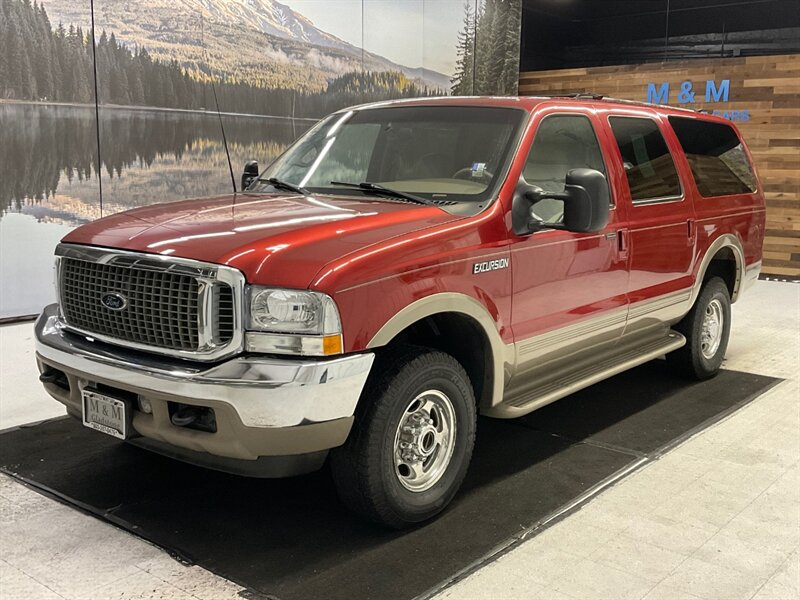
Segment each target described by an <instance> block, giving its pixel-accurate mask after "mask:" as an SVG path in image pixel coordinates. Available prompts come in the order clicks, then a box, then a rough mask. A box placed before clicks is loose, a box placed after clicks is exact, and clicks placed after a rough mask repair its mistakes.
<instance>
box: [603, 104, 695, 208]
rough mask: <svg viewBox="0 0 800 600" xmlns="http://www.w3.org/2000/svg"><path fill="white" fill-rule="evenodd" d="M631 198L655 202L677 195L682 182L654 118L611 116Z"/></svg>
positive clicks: (679, 193)
mask: <svg viewBox="0 0 800 600" xmlns="http://www.w3.org/2000/svg"><path fill="white" fill-rule="evenodd" d="M609 123H610V124H611V130H612V131H613V132H614V137H615V138H616V140H617V146H619V151H620V154H622V162H623V166H624V167H625V174H626V175H627V177H628V185H629V186H630V188H631V199H632V200H633V201H634V202H653V201H658V200H667V199H673V198H677V197H679V196H680V195H681V182H680V179H679V178H678V171H677V170H676V169H675V163H674V162H673V160H672V155H671V154H670V153H669V149H668V148H667V143H666V141H664V136H663V135H661V131H659V129H658V125H656V123H655V121H653V120H652V119H645V118H640V117H611V118H609Z"/></svg>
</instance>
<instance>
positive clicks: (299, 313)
mask: <svg viewBox="0 0 800 600" xmlns="http://www.w3.org/2000/svg"><path fill="white" fill-rule="evenodd" d="M248 298H249V311H248V312H249V314H248V329H250V330H255V331H256V332H259V333H253V332H248V333H247V336H246V346H247V349H248V350H249V351H251V352H267V353H277V354H301V355H315V356H326V355H331V354H340V353H341V352H342V326H341V322H340V321H339V311H338V310H337V309H336V304H335V303H334V301H333V299H332V298H331V297H330V296H328V295H326V294H322V293H320V292H313V291H309V290H286V289H276V288H262V287H256V286H251V287H250V288H249V289H248Z"/></svg>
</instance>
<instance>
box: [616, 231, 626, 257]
mask: <svg viewBox="0 0 800 600" xmlns="http://www.w3.org/2000/svg"><path fill="white" fill-rule="evenodd" d="M617 240H618V242H617V249H618V250H619V257H620V258H628V230H627V229H620V230H619V235H618V236H617Z"/></svg>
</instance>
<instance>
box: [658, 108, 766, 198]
mask: <svg viewBox="0 0 800 600" xmlns="http://www.w3.org/2000/svg"><path fill="white" fill-rule="evenodd" d="M669 122H670V125H672V129H673V130H674V131H675V135H677V136H678V141H679V142H680V143H681V146H682V147H683V151H684V153H685V154H686V158H687V160H688V161H689V166H690V167H691V168H692V175H694V181H695V183H696V184H697V189H698V191H699V192H700V195H701V196H705V197H710V196H729V195H731V194H749V193H751V192H755V191H756V177H755V175H754V174H753V167H752V165H750V161H749V160H747V154H746V153H745V151H744V147H743V146H742V142H741V140H740V139H739V136H737V135H736V132H735V131H734V130H733V128H732V127H731V126H730V125H725V124H724V123H712V122H710V121H702V120H700V119H687V118H686V117H669Z"/></svg>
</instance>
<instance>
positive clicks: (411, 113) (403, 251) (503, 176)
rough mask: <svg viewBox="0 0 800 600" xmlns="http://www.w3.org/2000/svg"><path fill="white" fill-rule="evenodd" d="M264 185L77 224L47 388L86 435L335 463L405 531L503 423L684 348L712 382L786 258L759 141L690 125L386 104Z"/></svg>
mask: <svg viewBox="0 0 800 600" xmlns="http://www.w3.org/2000/svg"><path fill="white" fill-rule="evenodd" d="M242 180H243V188H244V189H245V191H243V192H241V193H238V194H234V195H232V196H225V197H220V198H209V199H199V200H187V201H184V202H177V203H171V204H155V205H152V206H148V207H146V208H140V209H136V210H132V211H129V212H126V213H121V214H117V215H114V216H111V217H107V218H104V219H101V220H99V221H96V222H94V223H91V224H89V225H85V226H83V227H80V228H79V229H77V230H75V231H74V232H72V233H71V234H69V235H68V236H67V237H66V238H65V239H64V240H63V243H62V244H61V245H60V246H59V247H58V249H57V252H56V254H57V257H56V260H57V263H56V268H57V282H58V300H59V302H58V304H56V305H52V306H50V307H48V308H46V309H45V311H44V313H43V315H42V316H41V317H40V319H39V321H38V323H37V326H36V336H37V358H38V361H39V368H40V371H41V374H42V375H41V380H42V381H43V382H44V385H45V388H46V389H47V391H48V392H49V393H50V394H51V395H52V396H54V397H55V398H56V399H57V400H59V401H60V402H62V403H64V404H65V405H66V406H67V410H68V411H69V413H70V414H72V415H73V416H75V417H77V418H79V419H81V420H82V422H83V424H84V425H86V426H88V427H91V428H94V429H97V430H99V431H102V432H104V433H106V434H109V435H112V436H115V437H117V438H120V439H124V440H127V441H129V442H130V443H132V444H136V445H138V446H141V447H144V448H148V449H151V450H153V451H156V452H160V453H162V454H166V455H168V456H172V457H175V458H178V459H181V460H184V461H188V462H192V463H197V464H201V465H205V466H208V467H211V468H216V469H223V470H226V471H231V472H235V473H241V474H248V475H255V476H266V477H280V476H287V475H292V474H297V473H305V472H309V471H312V470H314V469H317V468H319V467H321V466H322V464H323V462H324V461H325V460H326V458H328V457H329V458H330V466H331V469H332V470H333V473H334V476H335V481H336V484H337V486H338V489H339V493H340V496H341V498H342V499H343V501H344V502H345V503H346V504H347V505H348V506H350V507H351V508H352V509H354V510H356V511H357V512H359V513H362V514H364V515H366V516H367V517H369V518H371V519H373V520H375V521H378V522H381V523H384V524H387V525H389V526H392V527H405V526H409V525H412V524H414V523H418V522H420V521H423V520H425V519H428V518H430V517H431V516H433V515H435V514H436V513H438V512H439V511H441V510H442V509H443V508H444V507H445V506H446V505H447V503H448V502H449V501H450V500H451V499H452V498H453V496H454V495H455V493H456V491H457V490H458V487H459V485H460V484H461V481H462V480H463V478H464V475H465V473H466V471H467V467H468V465H469V462H470V457H471V454H472V449H473V443H474V440H475V435H476V413H478V412H481V413H482V414H485V415H488V416H491V417H498V418H512V417H517V416H520V415H524V414H527V413H529V412H531V411H533V410H536V409H537V408H539V407H541V406H544V405H545V404H547V403H549V402H553V401H554V400H558V399H559V398H562V397H564V396H566V395H568V394H570V393H572V392H574V391H576V390H579V389H581V388H584V387H586V386H589V385H591V384H593V383H595V382H597V381H600V380H601V379H604V378H607V377H610V376H612V375H614V374H616V373H619V372H621V371H624V370H626V369H629V368H631V367H634V366H636V365H639V364H641V363H644V362H646V361H649V360H651V359H654V358H656V357H659V356H662V355H664V354H666V355H667V360H668V362H669V364H670V365H672V366H673V367H674V368H675V369H676V371H678V372H679V373H682V374H685V375H689V376H691V377H695V378H700V379H703V378H707V377H711V376H713V375H714V374H715V373H716V372H717V370H718V369H719V368H720V364H721V362H722V359H723V356H724V354H725V349H726V346H727V344H728V335H729V332H730V322H731V312H730V305H731V303H732V302H735V301H736V300H737V299H738V297H739V295H740V294H741V293H742V291H743V290H744V289H745V288H746V287H747V286H748V285H749V284H751V283H752V282H753V281H755V280H756V278H757V277H758V274H759V269H760V264H761V247H762V242H763V237H764V221H765V210H764V196H763V193H762V189H761V187H760V185H759V183H758V180H757V178H756V175H755V174H754V171H753V167H752V161H751V158H750V155H749V152H748V150H747V148H746V146H745V144H744V142H743V141H742V139H741V137H740V135H739V133H738V132H737V131H736V128H735V127H734V126H733V125H732V124H731V123H730V122H729V121H726V120H724V119H721V118H717V117H713V116H710V115H706V114H700V113H696V112H692V111H688V110H679V109H670V108H665V107H657V106H651V105H645V104H639V103H632V102H623V101H612V100H604V99H602V98H597V97H595V98H584V97H575V98H558V97H553V98H491V99H490V98H441V99H427V98H426V99H420V100H411V101H399V102H388V103H380V104H373V105H368V106H361V107H356V108H351V109H347V110H342V111H340V112H337V113H335V114H333V115H331V116H329V117H327V118H326V119H324V120H322V121H321V122H319V123H318V124H317V125H316V126H315V127H314V128H313V129H311V130H310V131H309V132H308V133H306V134H305V135H304V136H303V137H302V138H300V139H299V140H298V141H297V142H296V143H295V144H294V145H292V146H291V147H290V148H289V149H288V150H286V152H285V153H284V154H283V155H282V156H280V157H279V158H278V159H277V160H275V162H273V163H272V164H271V165H270V166H269V167H268V168H267V169H266V170H265V171H263V172H259V170H258V166H257V164H256V163H255V162H251V163H248V164H247V166H246V168H245V172H244V175H243V176H242Z"/></svg>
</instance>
